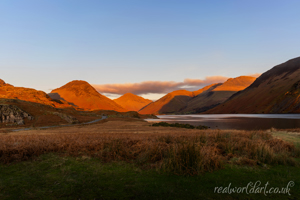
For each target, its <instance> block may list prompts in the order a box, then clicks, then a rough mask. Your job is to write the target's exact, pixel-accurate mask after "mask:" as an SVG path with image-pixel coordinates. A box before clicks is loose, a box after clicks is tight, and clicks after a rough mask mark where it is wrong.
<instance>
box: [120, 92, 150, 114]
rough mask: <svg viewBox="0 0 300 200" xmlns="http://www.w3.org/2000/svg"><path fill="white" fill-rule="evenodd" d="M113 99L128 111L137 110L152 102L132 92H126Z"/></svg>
mask: <svg viewBox="0 0 300 200" xmlns="http://www.w3.org/2000/svg"><path fill="white" fill-rule="evenodd" d="M114 101H115V102H116V103H117V104H118V105H120V106H122V107H123V108H125V109H126V110H128V111H139V110H140V109H141V108H143V107H145V106H147V105H148V104H150V103H151V102H152V101H151V100H149V99H144V98H143V97H140V96H138V95H135V94H132V93H126V94H124V95H123V96H121V97H119V98H117V99H114Z"/></svg>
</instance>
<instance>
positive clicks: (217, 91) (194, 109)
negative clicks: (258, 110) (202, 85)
mask: <svg viewBox="0 0 300 200" xmlns="http://www.w3.org/2000/svg"><path fill="white" fill-rule="evenodd" d="M254 81H255V78H254V77H249V76H240V77H237V78H230V79H228V80H227V81H226V82H225V83H223V84H214V85H212V86H211V87H209V88H207V89H206V90H205V91H204V92H202V93H200V94H199V95H197V96H196V97H194V98H193V99H191V100H190V101H189V102H188V103H187V106H186V108H184V109H183V110H182V111H181V112H182V113H201V112H204V111H206V110H209V109H211V108H213V107H215V106H217V105H219V104H220V103H223V102H224V101H226V100H227V99H228V98H229V97H231V96H232V95H233V94H235V93H236V92H237V91H240V90H244V89H245V88H247V87H248V86H249V85H251V84H252V83H253V82H254Z"/></svg>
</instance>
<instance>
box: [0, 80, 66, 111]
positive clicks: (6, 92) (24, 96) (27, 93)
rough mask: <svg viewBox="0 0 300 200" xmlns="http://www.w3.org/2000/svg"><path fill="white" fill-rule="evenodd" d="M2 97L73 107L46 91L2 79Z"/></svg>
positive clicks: (0, 91) (0, 82)
mask: <svg viewBox="0 0 300 200" xmlns="http://www.w3.org/2000/svg"><path fill="white" fill-rule="evenodd" d="M0 98H1V99H19V100H24V101H30V102H35V103H40V104H45V105H50V106H53V107H57V108H65V107H71V105H69V104H67V103H65V102H63V101H59V100H53V99H51V98H50V97H49V96H48V95H47V94H46V93H45V92H43V91H38V90H35V89H31V88H24V87H14V86H12V85H10V84H8V83H5V82H4V81H3V80H1V79H0Z"/></svg>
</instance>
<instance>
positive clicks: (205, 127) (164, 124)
mask: <svg viewBox="0 0 300 200" xmlns="http://www.w3.org/2000/svg"><path fill="white" fill-rule="evenodd" d="M152 126H163V127H176V128H187V129H200V130H205V129H208V128H209V127H208V126H201V125H200V126H193V125H191V124H180V123H174V124H173V123H171V124H169V123H167V122H159V123H153V124H152Z"/></svg>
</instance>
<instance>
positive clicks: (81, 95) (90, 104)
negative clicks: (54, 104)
mask: <svg viewBox="0 0 300 200" xmlns="http://www.w3.org/2000/svg"><path fill="white" fill-rule="evenodd" d="M49 95H50V96H51V97H52V98H53V99H57V100H65V101H67V102H69V103H71V104H74V105H75V106H77V107H78V108H81V109H84V110H115V111H118V112H126V109H124V108H122V107H121V106H120V105H118V104H117V103H116V102H114V101H113V100H111V99H109V98H107V97H106V96H103V95H101V94H100V93H99V92H97V91H96V89H95V88H93V87H92V86H91V85H90V84H89V83H88V82H86V81H78V80H75V81H71V82H69V83H67V84H66V85H64V86H62V87H60V88H57V89H54V90H52V91H51V93H50V94H49Z"/></svg>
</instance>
